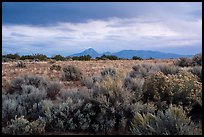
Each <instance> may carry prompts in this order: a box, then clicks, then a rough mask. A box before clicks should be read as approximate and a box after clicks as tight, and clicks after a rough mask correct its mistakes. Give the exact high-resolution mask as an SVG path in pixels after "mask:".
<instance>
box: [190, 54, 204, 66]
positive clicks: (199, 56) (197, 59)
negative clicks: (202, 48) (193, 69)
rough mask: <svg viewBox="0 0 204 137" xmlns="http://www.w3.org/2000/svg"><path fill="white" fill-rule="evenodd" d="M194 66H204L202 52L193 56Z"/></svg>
mask: <svg viewBox="0 0 204 137" xmlns="http://www.w3.org/2000/svg"><path fill="white" fill-rule="evenodd" d="M192 62H193V66H197V65H199V66H202V53H200V54H196V55H194V56H193V57H192Z"/></svg>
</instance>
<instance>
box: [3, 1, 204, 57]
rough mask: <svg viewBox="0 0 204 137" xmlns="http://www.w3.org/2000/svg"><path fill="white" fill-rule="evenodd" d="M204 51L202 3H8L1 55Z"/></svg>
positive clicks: (4, 11)
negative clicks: (84, 51) (203, 43)
mask: <svg viewBox="0 0 204 137" xmlns="http://www.w3.org/2000/svg"><path fill="white" fill-rule="evenodd" d="M87 48H93V49H95V50H96V51H97V52H99V53H103V52H107V51H109V52H118V51H120V50H153V51H161V52H166V53H177V54H184V55H187V54H188V55H194V54H197V53H201V52H202V2H127V3H126V2H3V3H2V54H8V53H19V54H20V55H23V54H35V53H40V54H46V55H48V56H53V55H56V54H61V55H64V56H68V55H71V54H74V53H79V52H82V51H83V50H85V49H87Z"/></svg>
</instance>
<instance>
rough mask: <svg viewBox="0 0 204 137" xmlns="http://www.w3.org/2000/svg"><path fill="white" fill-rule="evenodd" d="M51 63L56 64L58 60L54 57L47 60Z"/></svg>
mask: <svg viewBox="0 0 204 137" xmlns="http://www.w3.org/2000/svg"><path fill="white" fill-rule="evenodd" d="M47 62H48V63H49V64H54V63H55V62H56V60H54V59H48V61H47Z"/></svg>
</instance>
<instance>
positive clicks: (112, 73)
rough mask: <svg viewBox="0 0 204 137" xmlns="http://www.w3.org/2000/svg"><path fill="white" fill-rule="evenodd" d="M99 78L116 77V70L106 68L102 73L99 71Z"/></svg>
mask: <svg viewBox="0 0 204 137" xmlns="http://www.w3.org/2000/svg"><path fill="white" fill-rule="evenodd" d="M101 76H103V77H105V76H112V77H114V76H116V70H115V69H113V68H106V69H104V70H103V71H101Z"/></svg>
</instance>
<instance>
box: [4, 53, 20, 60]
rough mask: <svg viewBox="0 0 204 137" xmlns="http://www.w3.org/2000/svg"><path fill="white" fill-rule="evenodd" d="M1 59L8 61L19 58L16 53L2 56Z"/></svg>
mask: <svg viewBox="0 0 204 137" xmlns="http://www.w3.org/2000/svg"><path fill="white" fill-rule="evenodd" d="M2 57H5V58H9V59H16V60H18V59H20V56H19V55H18V54H17V53H16V54H6V55H2Z"/></svg>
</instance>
